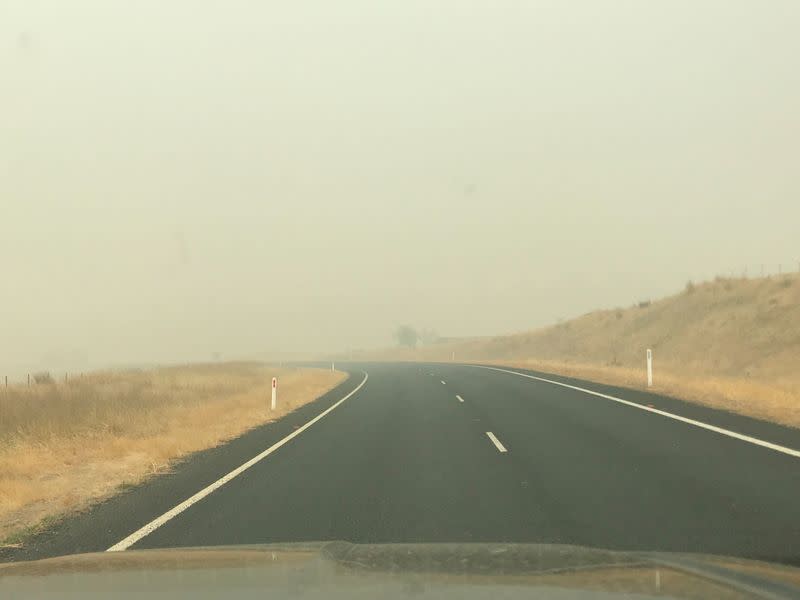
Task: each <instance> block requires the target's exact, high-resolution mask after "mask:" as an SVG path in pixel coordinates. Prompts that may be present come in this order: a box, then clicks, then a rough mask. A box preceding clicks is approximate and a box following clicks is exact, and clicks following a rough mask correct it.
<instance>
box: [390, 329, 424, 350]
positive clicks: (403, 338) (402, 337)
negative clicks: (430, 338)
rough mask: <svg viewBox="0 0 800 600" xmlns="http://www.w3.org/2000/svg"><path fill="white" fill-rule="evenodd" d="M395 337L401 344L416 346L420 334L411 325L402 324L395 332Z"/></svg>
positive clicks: (409, 346)
mask: <svg viewBox="0 0 800 600" xmlns="http://www.w3.org/2000/svg"><path fill="white" fill-rule="evenodd" d="M394 339H395V341H396V342H397V344H398V345H399V346H407V347H408V348H415V347H416V345H417V341H418V340H419V335H418V334H417V330H416V329H414V328H413V327H412V326H411V325H401V326H400V327H398V328H397V330H396V331H395V332H394Z"/></svg>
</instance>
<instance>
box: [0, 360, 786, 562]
mask: <svg viewBox="0 0 800 600" xmlns="http://www.w3.org/2000/svg"><path fill="white" fill-rule="evenodd" d="M337 367H339V368H343V369H346V370H348V371H350V373H351V376H350V378H349V380H348V381H347V382H346V383H345V384H343V385H342V386H341V387H340V388H337V389H336V390H334V391H332V392H330V393H329V394H327V395H326V396H325V397H323V398H321V399H320V400H318V401H317V402H315V403H312V404H311V405H308V406H306V407H304V408H303V409H301V410H299V411H296V412H295V413H293V414H292V415H290V416H288V417H286V418H285V419H282V420H281V421H280V422H278V423H274V424H270V425H267V426H264V427H260V428H258V429H256V430H254V431H252V432H250V433H249V434H247V435H246V436H244V437H243V438H240V439H238V440H235V441H234V442H231V443H230V444H227V445H226V446H223V447H221V448H217V449H214V450H210V451H207V452H204V453H200V454H199V455H197V456H195V457H194V458H192V459H191V460H190V461H188V462H187V463H185V464H184V465H181V466H180V467H179V468H178V469H177V470H176V472H175V473H174V474H172V475H170V476H167V477H159V478H156V479H154V480H152V481H151V482H148V483H146V484H144V485H142V486H140V487H138V488H136V489H134V490H131V491H130V492H128V493H125V494H122V495H121V496H119V497H117V498H114V499H112V500H110V501H108V502H105V503H103V504H101V505H99V506H97V507H95V508H94V509H93V510H91V511H89V512H87V513H85V514H83V515H79V516H77V517H75V518H72V519H69V520H67V521H65V522H64V523H62V524H60V525H58V526H56V527H55V528H54V529H52V530H50V531H48V532H45V533H44V534H42V535H40V536H38V537H37V538H36V539H34V540H33V541H32V542H31V543H29V544H27V545H26V547H25V548H22V549H16V550H7V551H6V552H5V554H0V558H5V559H12V560H13V559H25V558H36V557H40V556H49V555H55V554H64V553H71V552H78V551H97V550H105V549H107V548H109V547H112V546H113V545H115V544H119V543H120V542H121V541H123V540H125V539H128V542H126V543H125V544H123V546H124V547H126V548H127V547H130V548H134V549H135V548H156V547H159V548H160V547H177V546H214V545H221V544H225V545H227V544H255V543H269V542H296V541H322V540H347V541H352V542H545V543H566V544H578V545H586V546H595V547H602V548H609V549H625V550H661V551H678V552H699V553H713V554H723V555H732V556H742V557H749V558H760V559H766V560H770V561H777V562H787V563H792V564H800V454H798V453H796V452H795V453H794V454H793V453H792V449H794V450H797V449H800V432H799V431H797V430H793V429H790V428H784V427H780V426H777V425H772V424H768V423H764V422H761V421H757V420H753V419H748V418H745V417H741V416H737V415H732V414H729V413H725V412H721V411H714V410H711V409H707V408H703V407H699V406H694V405H691V404H687V403H683V402H680V401H677V400H674V399H669V398H663V397H660V396H656V395H652V394H646V393H643V392H636V391H631V390H624V389H620V388H612V387H609V386H603V385H598V384H592V383H587V382H579V381H575V380H569V379H566V378H562V377H551V376H546V375H542V374H539V375H541V376H543V377H548V378H550V379H553V380H554V381H556V380H557V381H559V382H565V383H566V384H568V385H573V386H577V387H581V388H585V389H588V390H590V391H596V392H599V393H601V394H606V395H607V396H612V398H609V397H604V396H600V395H593V394H590V393H587V392H586V391H583V390H579V389H574V388H573V387H564V386H560V385H556V384H554V383H552V382H548V381H541V380H537V379H532V378H529V377H525V376H521V375H518V374H515V373H512V372H504V371H498V370H492V369H485V368H479V367H473V366H466V365H456V364H430V365H426V364H364V365H357V364H349V365H344V364H342V365H337ZM514 371H518V370H514ZM524 373H528V374H530V372H524ZM367 374H368V378H367ZM359 386H360V387H359ZM354 390H356V391H355V393H352V394H351V392H353V391H354ZM345 397H346V399H345V400H344V401H341V400H342V398H345ZM615 398H616V399H615ZM617 399H621V400H627V401H629V402H630V403H632V404H626V403H623V402H619V401H618V400H617ZM641 407H644V408H645V409H652V410H643V409H642V408H641ZM327 409H331V410H330V411H329V412H328V413H327V414H325V416H324V417H322V418H320V419H319V420H317V421H316V422H314V423H313V424H312V425H311V426H309V427H307V428H305V429H302V428H303V426H304V425H305V424H306V423H308V422H309V421H310V420H311V419H313V418H314V417H316V416H317V415H319V414H320V413H322V412H323V411H325V410H327ZM658 411H660V412H658ZM676 417H679V418H676ZM680 418H682V419H685V420H680ZM709 427H712V428H713V427H716V428H721V429H723V430H724V431H720V430H714V429H710V428H709ZM727 432H734V433H735V434H739V436H740V437H734V436H732V435H731V434H730V433H727ZM290 434H294V436H295V437H293V438H292V439H290V440H288V441H287V442H285V443H284V444H283V445H281V446H280V447H277V448H275V449H274V450H273V451H272V452H270V453H269V454H268V455H267V456H264V457H263V458H262V459H261V460H259V461H258V462H255V464H252V466H250V467H249V468H247V469H246V470H244V471H243V472H241V473H240V474H238V476H236V477H233V478H231V479H230V480H228V481H225V482H224V484H219V479H220V478H221V477H223V476H224V475H225V474H227V473H229V472H230V471H231V470H233V469H235V468H237V467H239V466H240V465H242V464H243V463H245V462H246V461H248V460H250V459H252V458H253V457H254V456H256V455H259V453H262V452H263V451H264V450H265V449H267V448H269V447H270V446H272V445H273V444H275V443H276V442H280V441H281V440H283V439H284V438H285V437H286V436H287V435H290ZM765 443H766V444H773V445H774V446H772V447H768V446H766V445H764V444H765ZM215 482H218V483H217V484H216V486H217V487H215V489H213V491H211V492H210V493H207V495H204V497H202V498H200V499H198V500H197V501H195V502H190V503H189V504H190V505H188V507H184V509H183V510H177V511H173V513H174V516H171V518H162V521H161V522H159V523H158V526H157V527H152V526H151V529H152V531H150V530H147V531H145V532H144V533H143V532H142V530H141V528H142V527H143V526H145V525H147V524H148V523H150V522H152V521H153V519H157V518H158V517H160V516H162V515H163V514H164V513H166V512H167V511H169V510H170V509H173V508H174V507H175V506H178V505H179V504H180V503H181V502H183V501H185V500H187V499H188V498H191V497H192V496H193V495H194V494H196V493H197V492H198V491H200V490H203V489H204V488H207V486H210V485H211V486H214V485H215ZM137 531H138V532H139V537H135V539H133V541H131V538H129V537H128V536H130V535H131V534H134V533H135V532H137Z"/></svg>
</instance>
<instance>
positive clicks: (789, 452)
mask: <svg viewBox="0 0 800 600" xmlns="http://www.w3.org/2000/svg"><path fill="white" fill-rule="evenodd" d="M464 366H466V367H477V368H479V369H489V370H491V371H500V372H501V373H510V374H511V375H519V376H520V377H527V378H528V379H535V380H536V381H544V382H545V383H552V384H553V385H558V386H561V387H565V388H569V389H571V390H577V391H579V392H584V393H586V394H590V395H592V396H597V397H599V398H605V399H606V400H613V401H614V402H619V403H620V404H625V405H626V406H631V407H633V408H638V409H639V410H644V411H647V412H651V413H655V414H657V415H661V416H662V417H667V418H668V419H674V420H675V421H680V422H682V423H687V424H689V425H694V426H695V427H700V428H701V429H707V430H708V431H713V432H714V433H719V434H722V435H727V436H728V437H732V438H735V439H737V440H741V441H743V442H748V443H749V444H754V445H756V446H761V447H762V448H768V449H770V450H774V451H775V452H781V453H782V454H787V455H788V456H793V457H795V458H800V450H795V449H793V448H787V447H786V446H780V445H778V444H773V443H772V442H767V441H765V440H760V439H758V438H754V437H751V436H749V435H744V434H742V433H737V432H735V431H731V430H730V429H723V428H722V427H717V426H715V425H709V424H708V423H703V422H702V421H695V420H694V419H689V418H687V417H682V416H680V415H676V414H674V413H670V412H667V411H665V410H659V409H657V408H650V407H649V406H642V405H641V404H637V403H636V402H631V401H630V400H623V399H622V398H617V397H616V396H609V395H608V394H601V393H600V392H595V391H592V390H587V389H586V388H582V387H578V386H576V385H569V384H567V383H562V382H560V381H554V380H552V379H545V378H544V377H536V376H535V375H528V374H526V373H518V372H517V371H509V370H508V369H498V368H497V367H485V366H483V365H464Z"/></svg>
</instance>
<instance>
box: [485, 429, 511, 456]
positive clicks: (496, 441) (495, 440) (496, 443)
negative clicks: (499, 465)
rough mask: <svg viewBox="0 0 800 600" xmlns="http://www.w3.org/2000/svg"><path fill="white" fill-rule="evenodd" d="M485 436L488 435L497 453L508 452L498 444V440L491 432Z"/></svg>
mask: <svg viewBox="0 0 800 600" xmlns="http://www.w3.org/2000/svg"><path fill="white" fill-rule="evenodd" d="M486 435H488V436H489V439H490V440H492V443H493V444H494V445H495V447H496V448H497V450H498V452H508V450H506V447H505V446H503V444H501V443H500V440H498V439H497V438H496V437H495V435H494V434H493V433H492V432H491V431H487V432H486Z"/></svg>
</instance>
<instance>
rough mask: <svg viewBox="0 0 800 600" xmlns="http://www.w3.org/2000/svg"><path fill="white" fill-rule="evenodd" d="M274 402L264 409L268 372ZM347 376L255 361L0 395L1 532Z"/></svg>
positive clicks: (116, 484) (75, 503)
mask: <svg viewBox="0 0 800 600" xmlns="http://www.w3.org/2000/svg"><path fill="white" fill-rule="evenodd" d="M273 376H277V377H278V380H279V397H278V410H277V411H275V412H274V413H273V412H271V411H269V409H268V401H269V400H268V399H269V395H270V393H271V392H270V384H271V378H272V377H273ZM345 377H346V375H345V374H343V373H338V372H337V373H332V372H330V371H327V370H315V369H301V370H294V369H280V368H271V367H267V366H264V365H258V364H250V363H230V364H222V365H195V366H185V367H173V368H163V369H155V370H148V371H125V372H104V373H95V374H90V375H87V376H84V377H83V378H81V379H76V380H74V381H71V382H69V383H66V384H64V383H61V384H56V385H36V386H33V387H30V388H28V387H22V386H18V387H14V386H12V387H10V388H9V390H8V394H0V539H5V538H7V537H8V536H9V534H11V533H12V532H14V531H17V530H20V529H22V528H25V527H29V526H31V525H33V524H35V523H37V522H39V521H41V520H42V519H43V518H46V517H51V516H53V515H58V514H60V513H63V512H65V511H69V510H75V509H79V508H82V507H85V506H87V505H88V504H89V503H91V502H92V501H94V500H97V499H99V498H103V497H105V496H108V495H109V494H112V493H114V492H115V491H118V490H119V489H121V488H124V487H125V486H128V485H132V484H136V483H138V482H140V481H142V480H143V479H144V478H146V477H148V476H150V475H152V474H155V473H159V472H162V471H164V470H167V469H169V467H170V464H171V463H172V462H173V461H174V460H175V459H178V458H181V457H183V456H186V455H187V454H189V453H191V452H194V451H197V450H201V449H204V448H209V447H212V446H215V445H218V444H220V443H221V442H223V441H225V440H227V439H231V438H233V437H235V436H237V435H239V434H241V433H243V432H244V431H246V430H247V429H250V428H252V427H254V426H256V425H259V424H261V423H264V422H266V421H269V420H272V419H274V418H277V417H280V416H281V415H283V414H286V413H287V412H290V411H291V410H293V409H295V408H297V407H298V406H301V405H303V404H305V403H307V402H310V401H311V400H314V399H315V398H317V397H319V396H320V395H322V394H323V393H325V392H326V391H328V390H329V389H331V388H333V387H334V386H335V385H336V384H338V383H339V382H341V381H342V380H343V379H344V378H345Z"/></svg>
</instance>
